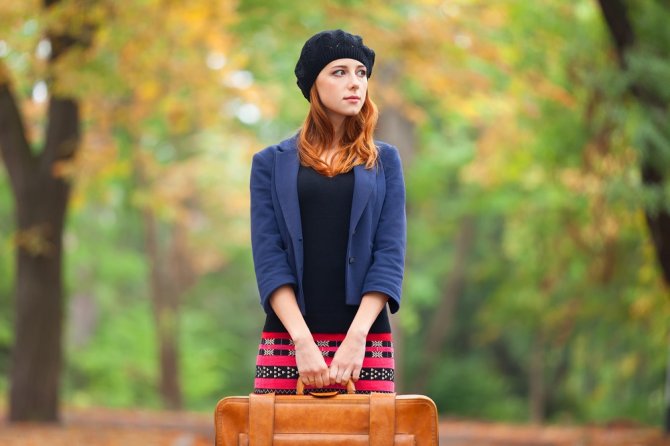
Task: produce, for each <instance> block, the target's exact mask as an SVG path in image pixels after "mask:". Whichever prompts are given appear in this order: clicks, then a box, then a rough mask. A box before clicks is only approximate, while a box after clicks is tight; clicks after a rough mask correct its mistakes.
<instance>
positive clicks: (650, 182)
mask: <svg viewBox="0 0 670 446" xmlns="http://www.w3.org/2000/svg"><path fill="white" fill-rule="evenodd" d="M598 3H599V5H600V9H601V11H602V14H603V18H604V19H605V23H606V24H607V27H608V28H609V31H610V34H611V36H612V40H613V43H614V46H615V48H616V54H617V57H618V61H619V66H620V67H621V70H622V71H624V72H626V71H628V64H627V62H626V56H627V54H628V52H629V51H630V50H632V49H633V48H634V47H635V45H636V36H635V30H634V29H633V25H632V22H631V20H630V17H629V15H628V9H627V7H626V4H625V3H624V2H623V1H622V0H599V1H598ZM629 91H630V93H631V94H632V95H633V96H634V97H635V98H636V99H637V100H638V102H639V103H640V104H641V105H643V106H644V107H646V108H647V110H649V111H650V114H649V115H650V116H651V117H652V119H655V120H656V121H657V122H656V125H658V126H660V128H665V127H667V122H668V115H669V112H668V104H667V103H663V102H662V101H661V100H660V99H659V98H661V97H662V96H661V95H657V94H655V92H654V91H652V90H651V89H649V88H648V87H647V86H646V85H644V84H643V82H642V81H640V80H639V79H637V80H633V81H632V82H631V83H630V85H629ZM644 144H645V147H644V149H645V152H646V154H645V156H644V157H643V158H642V160H641V162H640V171H641V174H642V175H641V176H642V182H643V183H644V185H645V186H647V187H649V188H654V189H656V190H659V191H663V190H664V188H665V176H664V171H663V170H662V167H660V166H658V164H657V159H656V158H657V157H655V156H654V155H655V154H658V153H659V152H661V151H663V150H664V148H662V147H655V145H654V144H653V143H652V142H649V141H647V142H645V143H644ZM645 216H646V221H647V226H648V227H649V232H650V234H651V238H652V241H653V243H654V248H655V251H656V257H657V259H658V262H659V265H660V267H661V271H662V273H663V279H664V281H665V283H666V284H667V285H670V213H668V211H667V210H666V206H658V207H657V209H654V210H649V209H646V210H645ZM666 380H668V381H670V366H669V367H668V369H667V371H666ZM666 401H667V402H666V408H665V417H664V419H665V426H664V428H665V432H666V433H670V395H666Z"/></svg>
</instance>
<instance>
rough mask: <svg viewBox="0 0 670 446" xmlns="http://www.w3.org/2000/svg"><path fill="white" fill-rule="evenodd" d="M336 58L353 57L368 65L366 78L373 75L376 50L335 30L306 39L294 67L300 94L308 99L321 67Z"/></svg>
mask: <svg viewBox="0 0 670 446" xmlns="http://www.w3.org/2000/svg"><path fill="white" fill-rule="evenodd" d="M337 59H355V60H357V61H359V62H361V63H362V64H363V65H365V68H367V77H368V78H369V77H370V75H372V66H373V65H374V64H375V52H374V51H373V50H372V49H370V48H368V47H367V46H365V45H363V39H362V38H361V36H357V35H354V34H349V33H348V32H345V31H342V30H341V29H336V30H332V31H321V32H320V33H318V34H315V35H313V36H312V37H310V38H309V40H307V42H305V45H304V46H303V47H302V51H301V53H300V59H298V63H297V64H296V66H295V76H296V77H297V78H298V81H297V84H298V87H300V90H301V91H302V95H303V96H305V98H306V99H307V100H308V101H309V91H310V89H311V88H312V85H313V84H314V82H315V81H316V78H317V76H318V75H319V73H320V72H321V70H323V67H325V66H326V65H328V64H329V63H330V62H332V61H334V60H337Z"/></svg>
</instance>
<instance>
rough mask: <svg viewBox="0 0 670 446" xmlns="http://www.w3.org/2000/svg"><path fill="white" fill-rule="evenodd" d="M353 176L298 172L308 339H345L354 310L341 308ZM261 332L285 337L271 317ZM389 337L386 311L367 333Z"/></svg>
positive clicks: (312, 171) (352, 308)
mask: <svg viewBox="0 0 670 446" xmlns="http://www.w3.org/2000/svg"><path fill="white" fill-rule="evenodd" d="M353 193H354V171H353V169H352V170H350V171H349V172H347V173H343V174H340V175H336V176H334V177H332V178H329V177H327V176H324V175H321V174H319V173H318V172H316V171H315V170H314V169H312V168H311V167H305V166H302V165H301V166H300V169H299V170H298V202H299V204H300V219H301V224H302V238H303V253H304V272H303V279H302V284H303V289H304V294H305V311H306V314H305V322H306V323H307V326H308V327H309V329H310V331H311V332H312V333H346V332H347V330H348V329H349V325H351V321H352V320H353V319H354V316H355V315H356V311H357V310H358V306H355V305H347V304H346V303H345V284H344V281H345V268H346V259H347V241H348V239H349V219H350V216H351V202H352V197H353ZM263 330H264V331H281V332H285V331H286V329H285V328H284V326H283V324H282V323H281V321H280V320H279V318H278V317H277V315H276V314H274V312H272V311H271V312H270V313H268V315H267V317H266V320H265V327H264V328H263ZM390 331H391V327H390V324H389V319H388V313H387V311H386V307H384V309H383V310H382V312H381V313H380V314H379V316H378V317H377V320H376V321H375V322H374V324H373V325H372V327H371V328H370V333H388V332H390Z"/></svg>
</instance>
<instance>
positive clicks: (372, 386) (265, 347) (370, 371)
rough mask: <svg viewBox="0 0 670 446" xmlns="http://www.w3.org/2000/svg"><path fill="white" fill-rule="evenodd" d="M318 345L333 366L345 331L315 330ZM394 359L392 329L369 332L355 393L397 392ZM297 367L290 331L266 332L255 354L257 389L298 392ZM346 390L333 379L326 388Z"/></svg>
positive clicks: (285, 392) (269, 391)
mask: <svg viewBox="0 0 670 446" xmlns="http://www.w3.org/2000/svg"><path fill="white" fill-rule="evenodd" d="M312 336H313V337H314V341H315V342H316V345H317V346H318V347H319V349H320V350H321V354H322V355H323V357H324V359H325V360H326V365H328V366H330V363H331V362H332V360H333V356H334V355H335V352H336V351H337V348H338V347H339V346H340V344H341V343H342V341H343V340H344V337H345V335H344V334H313V335H312ZM394 377H395V363H394V359H393V340H392V337H391V333H370V334H369V335H368V337H367V340H366V343H365V358H364V359H363V368H362V370H361V375H360V379H359V380H358V382H356V393H370V392H394V391H395V384H394ZM297 381H298V368H297V367H296V363H295V346H294V345H293V341H292V340H291V337H290V336H289V334H288V333H270V332H263V333H262V335H261V342H260V345H259V347H258V356H257V358H256V379H255V380H254V393H272V392H274V393H276V394H295V387H296V384H297ZM308 390H324V391H325V390H338V391H340V392H342V393H344V392H346V388H345V387H344V386H341V385H338V384H337V383H332V384H331V385H330V386H328V388H327V389H311V388H310V389H308Z"/></svg>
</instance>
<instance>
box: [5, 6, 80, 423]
mask: <svg viewBox="0 0 670 446" xmlns="http://www.w3.org/2000/svg"><path fill="white" fill-rule="evenodd" d="M58 3H59V2H58V1H57V0H45V1H44V3H43V7H44V9H45V12H46V13H49V12H51V11H53V10H54V9H55V7H56V6H58ZM91 31H92V30H91V29H90V24H87V23H86V15H85V14H77V15H72V16H61V17H58V18H56V19H54V21H53V22H52V23H51V24H50V26H48V27H47V28H46V29H45V33H44V35H43V38H42V44H43V45H47V46H48V48H49V51H48V55H46V57H47V60H48V61H47V68H46V75H47V79H46V80H47V85H48V88H49V89H50V90H51V91H52V93H51V95H50V97H49V99H48V111H47V117H46V120H45V121H46V123H45V126H46V131H45V137H44V141H43V142H42V144H41V148H40V149H39V150H37V151H34V150H33V144H35V141H31V140H30V138H29V135H28V134H27V133H26V126H25V123H24V118H23V115H22V113H21V107H20V105H19V104H20V101H19V100H18V99H17V97H16V94H15V92H14V90H13V89H12V82H11V73H10V72H9V70H8V68H7V66H6V64H5V63H4V62H0V64H1V65H0V126H1V127H0V149H1V151H2V157H3V160H4V163H5V167H6V169H7V172H8V174H9V179H10V184H11V187H12V192H13V196H14V205H15V215H16V228H17V229H16V236H15V240H16V264H17V266H16V272H17V274H16V285H15V287H16V294H15V307H16V316H15V339H14V346H13V350H12V352H13V353H12V364H11V378H10V380H11V389H10V400H9V419H10V420H12V421H27V420H35V421H56V420H57V419H58V417H59V378H60V371H61V365H62V362H63V358H62V344H61V338H62V325H63V284H62V256H63V240H62V234H63V227H64V225H65V216H66V212H67V207H68V200H69V195H70V184H69V181H68V180H67V179H66V178H64V177H63V176H62V175H60V174H59V172H60V169H59V166H60V165H61V163H63V162H66V161H68V160H71V159H72V158H73V157H74V156H75V154H76V153H77V151H78V150H79V147H80V144H79V140H80V116H79V103H78V101H77V100H76V98H74V97H73V96H72V95H70V94H67V93H66V92H62V91H60V90H59V89H58V82H59V76H58V70H57V69H56V65H57V64H58V63H60V62H61V61H62V59H65V57H66V56H67V55H68V52H72V51H73V50H78V51H81V50H83V49H85V48H86V47H87V46H88V45H89V44H90V39H91Z"/></svg>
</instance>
